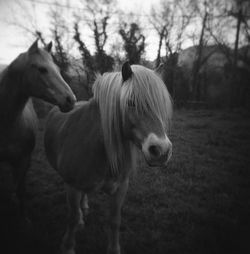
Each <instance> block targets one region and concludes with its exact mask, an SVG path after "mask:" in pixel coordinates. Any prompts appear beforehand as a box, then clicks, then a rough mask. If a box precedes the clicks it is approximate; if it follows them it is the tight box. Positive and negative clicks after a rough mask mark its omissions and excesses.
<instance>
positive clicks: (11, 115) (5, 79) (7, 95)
mask: <svg viewBox="0 0 250 254" xmlns="http://www.w3.org/2000/svg"><path fill="white" fill-rule="evenodd" d="M23 81H24V80H23V74H22V73H21V72H13V71H11V70H10V69H9V68H8V69H6V70H5V71H4V73H3V76H2V79H1V80H0V120H1V122H2V123H6V124H11V123H13V122H15V120H16V119H17V118H18V117H19V116H20V115H21V114H22V111H23V109H24V107H25V105H26V103H27V101H28V98H29V96H28V95H27V94H26V93H25V92H24V91H23Z"/></svg>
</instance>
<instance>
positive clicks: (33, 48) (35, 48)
mask: <svg viewBox="0 0 250 254" xmlns="http://www.w3.org/2000/svg"><path fill="white" fill-rule="evenodd" d="M37 49H38V39H36V40H35V41H34V42H33V44H32V45H31V46H30V47H29V49H28V52H29V53H34V52H36V51H37Z"/></svg>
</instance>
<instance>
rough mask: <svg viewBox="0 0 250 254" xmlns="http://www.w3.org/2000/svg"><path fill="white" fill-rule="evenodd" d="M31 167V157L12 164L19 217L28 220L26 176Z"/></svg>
mask: <svg viewBox="0 0 250 254" xmlns="http://www.w3.org/2000/svg"><path fill="white" fill-rule="evenodd" d="M29 167H30V156H27V157H24V158H22V160H21V161H18V162H14V163H12V174H13V180H14V186H15V192H16V195H17V198H18V203H19V215H20V216H21V218H26V211H25V191H26V184H25V180H26V174H27V171H28V169H29Z"/></svg>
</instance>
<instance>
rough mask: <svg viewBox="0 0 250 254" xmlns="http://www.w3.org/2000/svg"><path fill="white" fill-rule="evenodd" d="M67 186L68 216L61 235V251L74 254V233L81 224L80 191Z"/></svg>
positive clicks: (65, 253)
mask: <svg viewBox="0 0 250 254" xmlns="http://www.w3.org/2000/svg"><path fill="white" fill-rule="evenodd" d="M66 186H67V201H68V208H69V217H68V225H67V230H66V233H65V235H64V237H63V242H62V253H63V254H74V253H75V251H74V248H75V233H76V231H77V229H78V226H83V223H84V222H83V220H82V211H81V208H80V202H81V196H82V194H81V192H80V191H78V190H76V189H75V188H73V187H71V186H69V185H66Z"/></svg>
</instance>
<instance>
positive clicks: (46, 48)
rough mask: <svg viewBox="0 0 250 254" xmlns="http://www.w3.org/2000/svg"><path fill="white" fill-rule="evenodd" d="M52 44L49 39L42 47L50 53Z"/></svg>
mask: <svg viewBox="0 0 250 254" xmlns="http://www.w3.org/2000/svg"><path fill="white" fill-rule="evenodd" d="M52 45H53V44H52V41H51V42H50V43H49V44H47V45H46V46H45V47H44V49H45V50H46V51H48V52H49V53H50V52H51V48H52Z"/></svg>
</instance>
